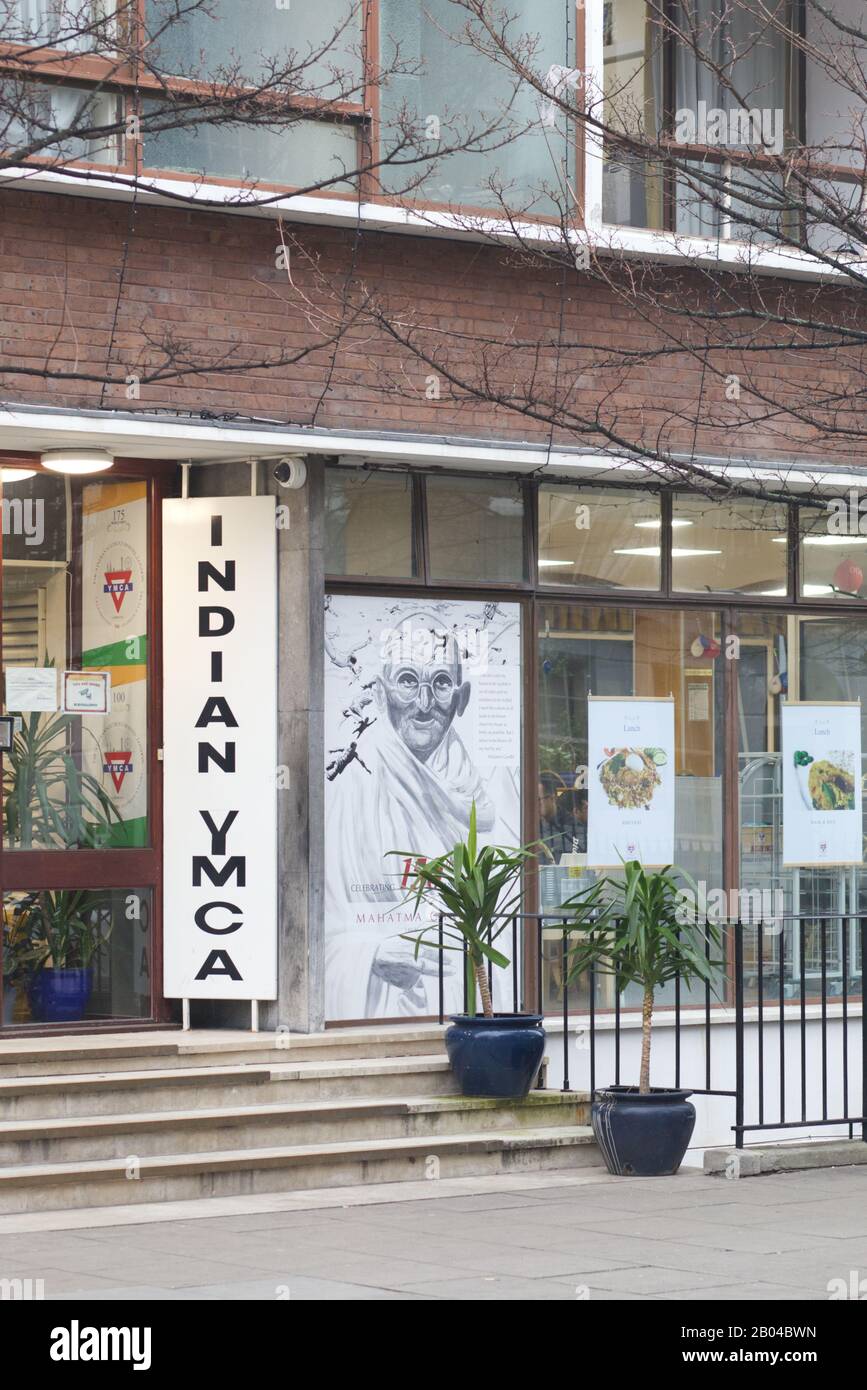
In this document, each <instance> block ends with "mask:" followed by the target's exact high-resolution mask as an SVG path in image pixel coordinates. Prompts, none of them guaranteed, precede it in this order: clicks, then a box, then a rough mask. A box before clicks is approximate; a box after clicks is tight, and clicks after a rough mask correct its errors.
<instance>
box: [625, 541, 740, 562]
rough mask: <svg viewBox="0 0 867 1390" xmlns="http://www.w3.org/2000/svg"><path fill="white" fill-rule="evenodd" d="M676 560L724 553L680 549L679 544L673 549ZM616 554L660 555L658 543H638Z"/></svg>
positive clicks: (719, 551)
mask: <svg viewBox="0 0 867 1390" xmlns="http://www.w3.org/2000/svg"><path fill="white" fill-rule="evenodd" d="M671 553H672V555H673V556H674V558H675V560H686V559H689V558H690V557H691V556H693V555H722V551H721V550H679V549H678V547H677V546H673V547H672V551H671ZM614 554H615V555H647V556H648V557H650V558H652V557H654V556H658V555H659V546H658V545H636V546H632V547H631V548H630V549H628V550H615V552H614Z"/></svg>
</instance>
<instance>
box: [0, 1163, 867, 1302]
mask: <svg viewBox="0 0 867 1390" xmlns="http://www.w3.org/2000/svg"><path fill="white" fill-rule="evenodd" d="M546 1179H547V1181H546ZM408 1186H409V1187H412V1188H413V1189H415V1191H414V1192H412V1193H409V1194H408V1193H407V1192H406V1191H405V1190H403V1189H405V1188H406V1187H408ZM432 1187H433V1188H434V1190H433V1191H432V1190H431V1188H432ZM396 1189H400V1190H396ZM297 1195H298V1194H286V1196H287V1197H288V1196H297ZM343 1195H344V1196H345V1198H346V1200H345V1201H340V1200H339V1199H336V1194H335V1192H334V1191H333V1190H329V1191H328V1192H326V1193H305V1194H303V1197H304V1204H303V1205H300V1206H299V1204H298V1203H297V1201H287V1200H285V1199H284V1198H282V1197H281V1198H275V1197H273V1196H272V1197H271V1198H270V1199H269V1200H270V1204H271V1205H270V1206H265V1205H263V1203H262V1201H261V1199H259V1198H257V1197H251V1198H249V1199H244V1198H233V1199H232V1200H231V1202H230V1203H228V1204H227V1203H222V1202H221V1201H220V1200H218V1199H214V1200H212V1201H211V1202H210V1204H204V1205H205V1206H206V1207H207V1211H206V1212H203V1211H202V1209H201V1207H202V1205H203V1204H199V1203H168V1204H165V1207H164V1208H159V1207H158V1206H157V1205H156V1204H154V1208H153V1211H151V1212H148V1213H147V1214H146V1216H145V1219H144V1220H142V1219H141V1216H142V1214H141V1211H140V1210H137V1211H136V1214H135V1215H136V1219H135V1220H134V1221H133V1220H132V1219H128V1218H127V1215H126V1213H123V1212H121V1213H120V1215H119V1214H118V1209H116V1208H113V1209H111V1211H110V1212H108V1213H106V1212H105V1211H94V1212H90V1213H88V1212H84V1211H82V1212H76V1213H75V1217H76V1223H75V1224H74V1225H71V1226H70V1227H69V1228H66V1229H57V1228H56V1227H49V1226H46V1225H44V1224H41V1223H37V1224H36V1225H35V1226H33V1225H30V1226H26V1227H25V1228H23V1229H22V1228H21V1227H20V1226H19V1227H18V1228H17V1229H16V1228H15V1223H14V1222H13V1223H11V1225H12V1229H9V1226H8V1225H6V1226H4V1225H3V1224H2V1223H0V1252H2V1258H0V1264H2V1266H3V1268H0V1276H3V1277H7V1278H16V1277H19V1278H43V1279H44V1280H45V1296H46V1298H49V1299H51V1298H58V1299H60V1298H70V1299H72V1298H78V1297H84V1298H88V1299H106V1300H115V1301H118V1300H120V1301H125V1300H128V1299H132V1300H135V1299H139V1300H142V1299H149V1298H160V1299H164V1298H177V1299H184V1300H188V1299H189V1300H193V1299H200V1300H210V1301H220V1300H232V1299H266V1300H277V1301H279V1300H281V1299H283V1298H291V1299H296V1300H297V1299H302V1300H308V1299H309V1300H311V1301H317V1300H321V1301H352V1300H355V1299H358V1300H389V1301H393V1300H400V1299H406V1300H408V1301H411V1300H412V1301H439V1300H442V1299H447V1300H449V1301H485V1302H489V1301H516V1302H539V1301H569V1302H576V1301H583V1300H588V1301H591V1302H592V1301H594V1300H598V1301H609V1300H621V1301H627V1302H629V1301H638V1300H657V1301H658V1300H665V1299H670V1300H676V1301H679V1302H680V1301H689V1300H695V1301H702V1302H706V1301H710V1302H714V1301H718V1302H728V1301H731V1300H735V1301H737V1300H741V1299H747V1300H758V1301H768V1302H773V1301H775V1300H779V1301H781V1302H788V1301H791V1300H793V1299H794V1300H797V1299H808V1300H811V1301H812V1300H826V1299H828V1298H829V1296H830V1292H831V1290H832V1288H833V1287H834V1285H833V1283H832V1281H834V1280H843V1281H844V1282H848V1281H850V1280H851V1277H852V1275H853V1273H854V1275H855V1276H856V1277H857V1279H858V1280H860V1279H862V1278H867V1183H865V1175H864V1169H862V1168H850V1169H831V1168H827V1169H816V1170H813V1171H811V1172H807V1173H799V1174H795V1175H779V1176H769V1177H760V1178H757V1179H756V1180H755V1181H754V1182H749V1183H747V1182H743V1181H736V1182H735V1181H727V1180H726V1179H723V1178H719V1177H716V1176H705V1175H704V1174H702V1173H695V1172H691V1173H688V1174H681V1175H679V1176H678V1177H677V1178H665V1179H655V1180H654V1179H637V1180H625V1179H614V1178H610V1177H609V1176H608V1175H607V1174H605V1175H602V1176H601V1177H600V1176H599V1175H597V1177H596V1179H595V1180H593V1181H588V1180H587V1179H586V1177H585V1175H582V1174H578V1173H575V1172H572V1173H569V1172H562V1171H558V1172H557V1173H555V1174H554V1175H548V1174H533V1175H525V1176H523V1177H520V1178H518V1179H517V1180H516V1181H509V1182H508V1183H506V1184H505V1185H504V1184H503V1180H502V1179H495V1180H493V1181H491V1180H490V1179H483V1180H477V1181H473V1180H470V1179H462V1180H460V1184H459V1185H458V1186H455V1185H453V1184H452V1185H449V1184H448V1183H446V1182H443V1183H437V1184H427V1183H419V1184H379V1185H377V1186H376V1187H375V1188H374V1189H371V1190H362V1192H361V1193H360V1194H359V1193H357V1192H356V1191H355V1190H354V1189H346V1190H345V1191H344V1194H343ZM759 1196H761V1197H762V1200H761V1201H758V1200H757V1198H758V1197H759ZM359 1198H363V1200H359ZM47 1215H50V1216H51V1217H52V1218H53V1219H54V1220H55V1222H56V1218H57V1215H58V1214H57V1213H50V1214H47ZM62 1215H63V1214H62V1213H61V1216H62Z"/></svg>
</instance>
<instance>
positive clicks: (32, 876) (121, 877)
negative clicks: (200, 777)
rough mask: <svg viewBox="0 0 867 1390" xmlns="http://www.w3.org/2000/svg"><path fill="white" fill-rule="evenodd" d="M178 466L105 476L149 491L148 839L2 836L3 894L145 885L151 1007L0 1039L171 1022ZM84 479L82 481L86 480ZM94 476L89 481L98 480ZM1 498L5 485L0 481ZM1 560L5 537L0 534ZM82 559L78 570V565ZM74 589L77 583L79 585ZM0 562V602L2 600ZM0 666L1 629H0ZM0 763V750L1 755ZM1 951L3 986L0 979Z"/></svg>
mask: <svg viewBox="0 0 867 1390" xmlns="http://www.w3.org/2000/svg"><path fill="white" fill-rule="evenodd" d="M0 462H2V463H3V464H6V465H7V466H8V465H10V464H13V465H14V464H16V463H17V464H20V465H21V466H22V467H27V468H35V469H36V470H37V471H39V472H43V471H46V470H43V469H42V466H41V463H40V461H39V456H38V455H27V454H11V453H9V452H5V451H0ZM177 468H178V465H177V464H176V463H174V462H173V461H167V460H163V459H158V460H153V459H132V458H124V459H116V460H115V463H114V467H113V468H112V470H111V474H110V475H108V476H107V477H106V478H105V479H104V480H105V481H112V480H114V479H117V480H119V481H122V480H129V481H134V480H136V481H141V482H144V483H145V484H146V487H147V492H146V497H147V542H146V553H147V566H148V575H147V616H148V623H147V681H148V692H147V719H148V733H147V771H148V812H147V814H148V829H149V840H150V843H149V845H148V846H147V847H146V848H143V849H105V850H57V849H43V850H8V849H4V848H3V845H2V836H0V899H2V895H3V893H5V892H10V891H18V890H21V889H23V890H28V889H37V888H46V889H58V888H107V889H129V890H132V889H135V888H143V889H148V890H150V895H151V916H150V965H151V979H150V1011H149V1014H148V1015H147V1017H143V1018H118V1019H110V1018H108V1019H93V1020H84V1019H83V1020H81V1021H80V1022H76V1023H68V1024H48V1023H34V1024H29V1023H23V1024H21V1023H19V1024H5V1025H4V1024H2V1023H0V1038H4V1037H19V1038H20V1037H38V1036H43V1035H50V1036H55V1035H57V1034H68V1033H105V1032H123V1031H127V1032H129V1031H143V1030H147V1029H152V1028H160V1027H166V1026H167V1025H171V1005H170V1003H169V1002H168V1001H167V1000H166V999H165V998H164V997H163V993H162V969H163V883H162V861H163V834H164V822H163V776H162V774H163V765H162V759H161V753H162V746H163V651H162V503H163V499H164V497H165V496H167V495H169V492H170V484H171V482H172V481H173V479H174V478H175V477H176V475H177ZM86 480H87V479H84V481H86ZM97 480H99V479H98V478H93V479H92V481H97ZM0 495H2V484H0ZM0 558H2V537H0ZM80 563H81V561H80V559H79V569H80ZM76 587H79V586H76ZM2 592H3V589H2V563H0V605H2ZM0 671H2V632H0ZM0 767H2V753H0ZM2 970H3V966H2V953H0V983H2V977H3V975H2Z"/></svg>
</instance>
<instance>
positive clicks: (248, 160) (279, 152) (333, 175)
mask: <svg viewBox="0 0 867 1390" xmlns="http://www.w3.org/2000/svg"><path fill="white" fill-rule="evenodd" d="M144 109H145V116H146V117H147V116H148V115H150V116H151V118H152V119H153V120H154V121H155V122H158V121H159V120H160V119H161V117H160V116H159V115H158V114H157V112H162V111H163V110H164V105H163V104H162V103H161V104H160V106H159V107H157V106H156V104H155V103H153V102H145V107H144ZM165 119H166V121H167V122H168V124H169V125H171V126H172V128H171V129H168V130H157V131H149V130H147V129H146V130H145V132H144V162H145V166H146V167H147V168H149V169H174V170H176V171H177V172H178V173H188V174H212V175H213V176H214V177H215V178H225V179H236V180H238V181H239V182H242V181H245V180H249V179H259V180H262V181H264V182H267V183H274V184H285V185H286V187H287V188H309V187H312V186H314V185H318V184H320V183H324V182H326V181H328V180H331V182H330V183H328V191H330V192H342V193H346V192H351V191H352V187H353V183H352V180H349V179H346V178H345V177H344V175H345V174H347V173H348V174H351V173H352V172H353V171H354V170H356V169H357V168H358V147H357V141H356V133H355V127H354V126H352V125H350V124H347V123H340V124H338V123H337V122H329V121H299V120H298V119H297V117H296V118H295V120H294V124H287V125H285V126H283V127H280V126H276V125H268V126H255V125H232V124H231V123H222V124H220V125H207V124H198V125H191V124H187V125H184V124H183V123H182V122H183V116H182V115H171V114H170V115H169V116H167V117H166V118H165ZM179 122H180V124H179Z"/></svg>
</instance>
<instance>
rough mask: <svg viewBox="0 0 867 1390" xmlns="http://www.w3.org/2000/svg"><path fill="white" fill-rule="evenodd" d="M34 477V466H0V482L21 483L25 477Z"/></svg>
mask: <svg viewBox="0 0 867 1390" xmlns="http://www.w3.org/2000/svg"><path fill="white" fill-rule="evenodd" d="M35 477H36V469H35V468H0V483H21V482H23V481H24V479H25V478H35Z"/></svg>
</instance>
